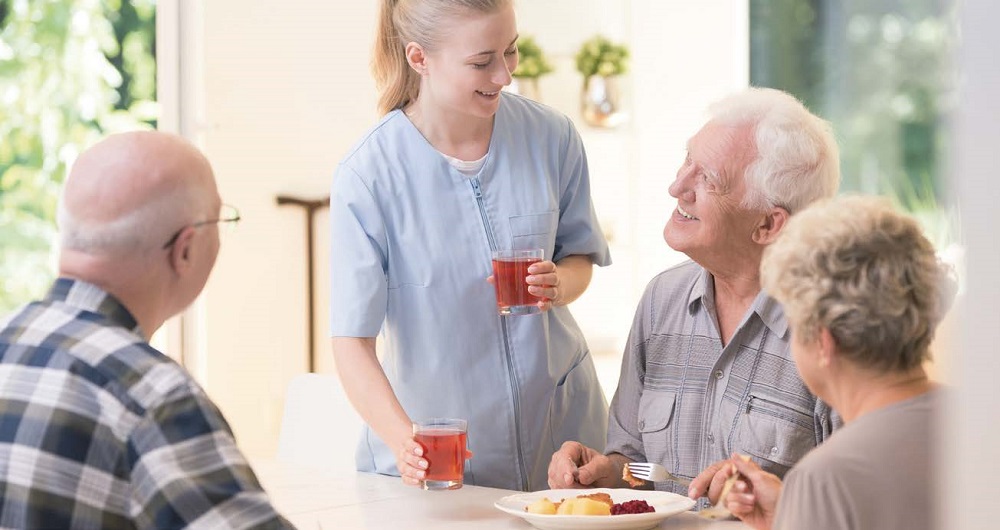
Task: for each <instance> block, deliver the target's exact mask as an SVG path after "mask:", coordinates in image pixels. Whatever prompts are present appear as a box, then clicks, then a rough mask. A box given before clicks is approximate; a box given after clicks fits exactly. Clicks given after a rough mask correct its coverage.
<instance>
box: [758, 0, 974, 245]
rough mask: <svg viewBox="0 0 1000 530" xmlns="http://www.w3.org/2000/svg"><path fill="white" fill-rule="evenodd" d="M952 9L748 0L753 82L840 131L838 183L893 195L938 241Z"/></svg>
mask: <svg viewBox="0 0 1000 530" xmlns="http://www.w3.org/2000/svg"><path fill="white" fill-rule="evenodd" d="M955 20H956V15H955V7H954V6H953V5H952V4H951V3H949V2H941V1H940V0H846V1H843V0H751V1H750V81H751V83H752V84H754V85H758V86H771V87H775V88H780V89H783V90H786V91H788V92H791V93H792V94H795V95H796V96H798V97H799V98H800V99H801V100H802V101H803V102H804V103H805V104H806V105H807V106H808V107H809V108H810V109H812V110H813V111H814V112H816V113H817V114H819V115H821V116H823V117H824V118H826V119H827V120H829V121H830V122H832V124H833V127H834V129H835V131H836V135H837V139H838V141H839V142H840V149H841V169H842V173H843V180H842V185H841V190H843V191H859V192H864V193H876V194H883V195H889V196H890V197H893V198H894V199H895V200H896V201H897V202H898V203H899V204H900V206H902V207H903V208H905V209H906V210H909V211H910V212H912V213H914V214H915V215H917V216H918V217H919V218H921V220H923V221H924V224H925V227H926V228H927V229H928V235H929V237H931V239H932V240H933V241H934V242H935V243H936V244H938V245H939V248H942V246H944V245H947V244H948V243H953V242H955V241H956V238H957V234H955V233H954V232H955V230H956V229H957V223H956V222H953V221H954V220H955V219H957V216H955V215H954V209H952V208H947V207H944V204H946V202H944V197H945V196H944V193H943V192H944V189H943V188H944V186H943V183H944V179H945V176H944V175H943V173H942V172H943V168H944V167H946V165H945V164H946V160H944V157H945V155H946V148H947V138H948V137H947V131H946V128H945V118H946V116H947V114H948V113H949V111H950V110H951V107H952V105H953V103H954V100H953V93H954V85H955V79H956V74H955V70H954V68H953V66H952V64H951V63H950V58H951V57H952V54H953V49H954V46H955V43H956V40H957V29H956V28H957V24H956V21H955Z"/></svg>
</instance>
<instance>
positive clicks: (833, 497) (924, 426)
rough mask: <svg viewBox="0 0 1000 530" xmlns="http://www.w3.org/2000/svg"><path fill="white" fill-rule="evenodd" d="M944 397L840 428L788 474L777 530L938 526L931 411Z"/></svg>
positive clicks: (931, 395) (933, 395) (927, 397)
mask: <svg viewBox="0 0 1000 530" xmlns="http://www.w3.org/2000/svg"><path fill="white" fill-rule="evenodd" d="M940 394H941V391H940V390H933V391H931V392H928V393H925V394H922V395H920V396H917V397H915V398H911V399H908V400H906V401H902V402H899V403H896V404H893V405H890V406H888V407H885V408H882V409H879V410H876V411H874V412H870V413H868V414H865V415H864V416H861V417H860V418H858V419H856V420H855V421H853V422H851V423H849V424H847V425H845V426H844V427H842V428H841V429H840V430H838V431H837V432H835V433H834V434H833V436H831V437H830V439H829V440H827V441H826V442H825V443H823V444H822V445H820V446H819V447H817V448H816V449H814V450H813V451H812V452H810V453H809V454H808V455H806V457H805V458H803V459H802V460H801V461H800V462H799V463H798V464H797V465H796V466H795V467H794V468H793V469H792V470H791V471H790V472H789V473H788V475H787V476H786V478H785V485H784V488H783V491H782V493H781V499H780V500H779V502H778V509H777V514H776V515H775V520H774V526H773V528H774V529H775V530H801V529H804V528H808V529H810V530H824V529H831V530H833V529H837V530H851V529H854V530H862V529H878V530H920V529H930V528H934V527H935V524H934V522H935V517H934V515H935V514H934V509H933V508H934V488H935V484H936V481H935V480H934V462H933V459H932V457H933V453H934V443H933V442H934V437H935V433H936V430H935V428H934V419H935V418H934V413H935V410H936V409H937V407H939V406H940V402H941V397H942V396H941V395H940Z"/></svg>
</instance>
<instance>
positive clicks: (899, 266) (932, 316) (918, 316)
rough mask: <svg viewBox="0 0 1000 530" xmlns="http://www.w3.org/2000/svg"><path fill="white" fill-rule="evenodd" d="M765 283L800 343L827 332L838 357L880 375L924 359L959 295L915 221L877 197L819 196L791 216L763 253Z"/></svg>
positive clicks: (905, 367)
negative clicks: (939, 325) (823, 198)
mask: <svg viewBox="0 0 1000 530" xmlns="http://www.w3.org/2000/svg"><path fill="white" fill-rule="evenodd" d="M761 282H762V284H763V286H764V289H765V290H766V291H767V292H768V294H770V295H771V296H773V297H774V298H775V299H777V300H778V301H779V302H781V304H782V305H783V306H784V309H785V314H786V315H787V316H788V319H789V322H790V323H791V325H792V329H793V332H794V333H797V334H800V335H801V337H802V339H803V340H807V341H808V340H814V339H815V338H816V336H817V335H818V333H819V331H820V329H822V328H826V329H828V330H829V331H830V334H831V335H832V336H833V338H834V340H835V342H836V344H837V349H838V351H839V352H840V354H841V355H843V356H844V357H845V358H847V359H849V360H851V361H852V362H854V363H855V364H856V365H858V366H859V367H862V368H868V369H872V370H874V371H877V372H880V373H885V372H893V371H897V372H906V371H909V370H911V369H913V368H915V367H917V366H919V365H920V364H921V363H923V362H924V361H926V360H928V359H929V358H930V352H929V346H930V343H931V340H932V339H933V338H934V330H935V328H936V327H937V325H938V323H939V322H940V321H941V319H942V318H943V317H944V314H945V313H946V312H947V310H948V307H949V306H950V304H951V300H952V297H953V295H954V293H955V283H954V281H953V280H952V278H951V269H950V268H949V267H947V266H945V265H944V264H943V263H942V262H941V261H940V260H939V259H938V258H937V255H936V254H935V252H934V247H933V245H931V243H930V241H928V240H927V238H926V237H924V235H923V233H922V231H921V229H920V225H918V224H917V222H916V221H915V220H914V219H912V218H911V217H909V216H907V215H904V214H902V213H899V212H897V211H896V210H895V209H893V207H892V206H891V205H890V203H889V201H888V200H886V199H884V198H880V197H862V196H844V197H839V198H836V199H831V200H825V201H821V202H818V203H816V204H814V205H812V206H810V207H808V208H806V209H805V210H804V211H802V212H801V213H798V214H796V215H794V216H792V217H791V219H790V220H789V223H788V225H787V226H786V227H785V229H784V230H783V231H782V233H781V235H780V236H778V239H777V241H775V242H774V243H772V244H771V245H769V246H768V247H767V248H766V249H765V250H764V258H763V261H762V262H761Z"/></svg>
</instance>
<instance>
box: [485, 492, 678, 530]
mask: <svg viewBox="0 0 1000 530" xmlns="http://www.w3.org/2000/svg"><path fill="white" fill-rule="evenodd" d="M598 492H603V493H607V494H608V495H611V500H613V501H614V502H616V503H620V502H625V501H634V500H644V501H646V503H647V504H649V505H650V506H652V507H653V508H654V509H655V510H656V511H655V512H649V513H634V514H628V515H540V514H535V513H528V512H526V511H524V509H525V508H526V507H527V506H528V505H529V504H531V503H533V502H535V501H537V500H539V499H541V498H542V497H548V499H549V500H550V501H552V502H559V501H561V500H563V499H569V498H571V497H576V496H577V495H590V494H591V493H598ZM493 505H494V506H496V507H497V508H498V509H500V510H503V511H505V512H507V513H509V514H511V515H516V516H518V517H521V518H523V519H524V520H525V521H528V522H529V523H531V524H532V526H534V527H536V528H541V529H542V530H578V529H579V530H587V529H591V530H647V529H648V528H653V527H655V526H656V525H658V524H660V521H662V520H664V519H666V518H667V517H670V516H671V515H676V514H678V513H681V512H686V511H688V510H690V509H691V508H692V507H693V506H694V505H695V501H694V500H693V499H689V498H687V497H685V496H683V495H678V494H676V493H668V492H666V491H645V490H630V489H624V488H623V489H607V488H600V489H589V490H544V491H534V492H531V493H518V494H517V495H508V496H506V497H504V498H502V499H500V500H498V501H497V502H495V503H494V504H493Z"/></svg>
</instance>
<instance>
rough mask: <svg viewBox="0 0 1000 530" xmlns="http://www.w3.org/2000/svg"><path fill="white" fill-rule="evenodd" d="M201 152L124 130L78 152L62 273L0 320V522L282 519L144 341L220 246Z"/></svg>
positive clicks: (215, 416) (200, 399)
mask: <svg viewBox="0 0 1000 530" xmlns="http://www.w3.org/2000/svg"><path fill="white" fill-rule="evenodd" d="M222 211H223V205H222V202H221V199H220V198H219V192H218V190H217V189H216V185H215V179H214V177H213V174H212V168H211V166H210V165H209V163H208V160H206V159H205V157H204V156H202V154H201V153H200V152H199V151H198V150H197V149H196V148H194V147H193V146H192V145H190V144H189V143H187V142H186V141H184V140H183V139H181V138H180V137H177V136H172V135H168V134H164V133H158V132H133V133H125V134H119V135H115V136H111V137H109V138H107V139H106V140H104V141H102V142H100V143H98V144H97V145H95V146H94V147H93V148H91V149H90V150H88V151H86V152H85V153H83V154H82V155H81V156H80V157H79V159H78V160H77V161H76V163H75V164H74V165H73V168H72V171H71V172H70V175H69V177H68V178H67V181H66V185H65V189H64V190H63V197H62V200H61V202H60V205H59V213H58V216H59V227H60V235H61V241H62V248H61V253H60V257H59V278H58V279H57V280H56V281H55V283H54V284H53V285H52V288H51V289H50V290H49V293H48V294H47V295H46V296H45V298H44V299H43V300H40V301H37V302H33V303H31V304H28V305H27V306H25V307H23V308H21V309H20V310H18V311H16V312H15V313H14V314H12V315H10V316H8V317H6V318H4V319H3V320H0V492H2V497H0V527H4V528H10V527H13V528H105V529H108V528H182V527H187V526H192V527H201V528H285V527H290V525H289V524H288V523H287V521H285V520H284V519H283V518H282V517H281V516H280V515H278V513H277V512H275V510H274V508H273V507H272V506H271V504H270V502H269V500H268V498H267V495H266V494H265V493H264V491H263V490H262V489H261V487H260V484H259V483H258V482H257V479H256V477H255V476H254V474H253V471H251V469H250V466H249V465H248V464H247V461H246V459H245V458H244V457H243V455H242V454H241V453H240V451H239V449H238V448H237V447H236V441H235V439H234V438H233V433H232V431H231V430H230V429H229V426H228V425H227V424H226V421H225V419H224V418H223V417H222V414H221V413H220V412H219V410H218V409H217V408H216V406H215V405H214V404H213V403H212V402H211V400H209V398H208V396H206V395H205V392H204V391H203V390H202V389H201V388H200V387H199V386H198V384H197V383H195V381H194V380H193V379H192V378H191V376H190V375H189V374H188V373H187V372H186V371H185V370H184V369H183V368H181V367H180V366H178V365H177V364H176V363H174V362H173V361H171V360H170V359H169V358H167V357H166V356H165V355H163V354H162V353H160V352H159V351H157V350H156V349H154V348H153V347H152V346H150V345H149V343H148V340H149V337H150V335H152V334H153V332H155V331H156V330H157V329H158V328H159V327H160V326H161V325H162V324H163V322H164V321H165V320H167V319H168V318H170V317H171V316H173V315H176V314H177V313H178V312H180V311H181V310H183V309H184V308H185V307H187V306H188V305H189V304H190V303H191V302H192V301H193V300H194V299H195V297H197V296H198V293H200V292H201V290H202V288H203V287H204V286H205V282H206V281H207V280H208V276H209V273H210V272H211V270H212V266H213V265H214V264H215V258H216V255H217V254H218V252H219V232H218V225H219V223H225V222H231V221H236V220H238V216H237V215H235V214H228V215H223V214H222V213H221V212H222Z"/></svg>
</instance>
